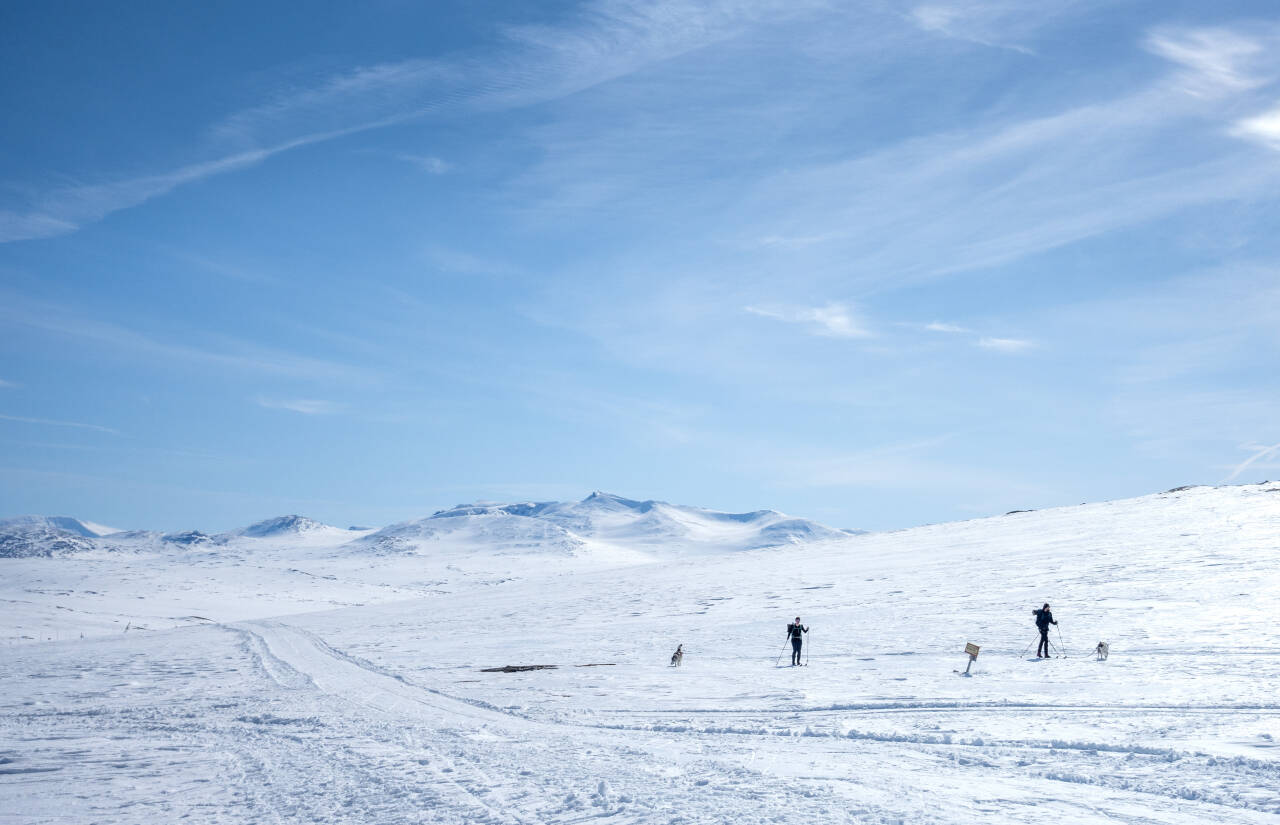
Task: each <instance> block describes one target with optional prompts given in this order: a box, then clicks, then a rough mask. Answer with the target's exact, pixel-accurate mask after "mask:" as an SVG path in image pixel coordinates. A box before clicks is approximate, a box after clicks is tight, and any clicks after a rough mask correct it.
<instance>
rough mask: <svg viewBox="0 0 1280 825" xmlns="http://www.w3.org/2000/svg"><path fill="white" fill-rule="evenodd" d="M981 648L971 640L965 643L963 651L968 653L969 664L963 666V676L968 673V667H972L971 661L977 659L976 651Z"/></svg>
mask: <svg viewBox="0 0 1280 825" xmlns="http://www.w3.org/2000/svg"><path fill="white" fill-rule="evenodd" d="M981 649H982V648H980V647H978V646H977V645H975V644H974V643H973V642H968V643H966V644H965V646H964V652H965V653H967V654H969V664H967V665H965V666H964V675H965V676H968V675H969V668H971V667H973V663H974V662H976V661H978V651H979V650H981Z"/></svg>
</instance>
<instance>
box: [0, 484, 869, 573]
mask: <svg viewBox="0 0 1280 825" xmlns="http://www.w3.org/2000/svg"><path fill="white" fill-rule="evenodd" d="M851 535H855V533H854V532H852V531H846V530H836V529H833V528H830V527H826V526H824V525H821V524H818V523H816V522H812V521H808V520H805V519H797V518H790V517H788V516H785V515H783V514H781V513H777V512H775V511H773V510H760V511H757V512H753V513H722V512H718V511H715V510H705V509H702V508H698V507H687V506H681V505H674V504H668V503H666V502H663V501H634V500H631V499H627V498H623V497H621V496H615V495H610V494H608V493H600V492H596V493H592V494H591V495H590V496H588V497H587V498H585V499H583V500H582V501H577V502H536V503H534V502H529V503H521V504H491V503H477V504H460V505H458V506H456V507H453V508H450V509H448V510H441V511H439V512H437V513H434V514H433V515H431V516H429V517H427V518H423V519H418V520H416V521H408V522H403V523H400V524H394V525H391V526H390V527H385V528H382V529H380V530H374V529H367V528H366V529H361V528H341V527H334V526H331V525H328V524H322V523H321V522H318V521H315V520H313V519H310V518H307V517H306V516H300V515H287V516H277V517H275V518H269V519H265V520H263V521H259V522H257V523H255V524H251V525H249V526H248V527H244V528H241V529H239V530H233V531H231V532H228V533H221V534H217V535H207V534H205V533H202V532H200V531H198V530H187V531H183V532H179V533H165V534H161V533H157V532H154V531H147V530H131V531H118V530H112V529H110V528H100V527H99V526H98V525H94V524H92V523H90V522H84V521H80V520H77V519H73V518H67V517H46V516H20V517H17V518H12V519H6V520H4V521H0V557H4V556H8V557H20V556H64V555H67V554H72V553H81V552H87V551H92V550H100V551H107V552H121V551H135V552H166V551H181V550H200V549H203V550H210V549H212V548H214V547H218V548H222V549H225V550H228V551H237V550H239V551H244V552H256V551H262V550H264V549H277V550H280V549H284V550H287V549H288V548H289V547H291V546H295V545H305V546H307V547H309V548H312V549H313V550H315V549H321V548H329V549H330V550H331V551H332V552H333V553H334V554H335V555H341V554H346V553H352V552H354V553H364V554H376V555H382V554H397V553H398V554H414V553H419V554H421V553H435V554H440V553H451V554H455V555H456V554H464V555H477V554H478V555H513V554H515V555H520V554H548V555H554V556H564V557H584V558H585V557H593V558H595V559H597V560H613V561H617V562H620V563H622V562H626V563H634V562H637V561H646V560H652V559H654V558H666V557H671V556H675V555H688V554H696V553H719V552H728V551H732V550H753V549H758V548H763V547H775V546H779V545H785V544H793V543H797V542H811V541H831V540H839V539H846V538H848V537H849V536H851ZM246 540H249V541H248V542H246Z"/></svg>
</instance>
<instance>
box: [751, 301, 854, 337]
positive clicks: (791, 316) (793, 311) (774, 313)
mask: <svg viewBox="0 0 1280 825" xmlns="http://www.w3.org/2000/svg"><path fill="white" fill-rule="evenodd" d="M744 309H745V310H746V311H747V312H749V313H751V314H752V315H759V316H760V317H762V318H772V319H773V320H775V321H784V322H786V323H789V324H802V325H804V326H805V327H807V328H808V330H809V331H810V332H811V333H812V334H814V335H819V336H822V337H825V338H871V337H873V336H874V333H872V332H871V331H870V330H869V329H867V328H866V326H865V325H864V324H863V323H862V322H861V321H860V320H859V319H858V318H857V317H856V315H855V314H854V311H853V308H852V307H850V306H848V305H847V304H840V303H829V304H826V305H825V306H820V307H777V306H775V307H768V306H765V307H758V306H749V307H744Z"/></svg>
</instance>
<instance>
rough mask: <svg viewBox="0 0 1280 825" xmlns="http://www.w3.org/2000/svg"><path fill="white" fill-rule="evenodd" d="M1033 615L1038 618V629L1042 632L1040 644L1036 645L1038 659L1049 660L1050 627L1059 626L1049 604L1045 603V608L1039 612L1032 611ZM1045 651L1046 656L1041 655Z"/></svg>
mask: <svg viewBox="0 0 1280 825" xmlns="http://www.w3.org/2000/svg"><path fill="white" fill-rule="evenodd" d="M1031 613H1032V615H1034V616H1035V617H1036V629H1037V630H1039V631H1040V644H1038V645H1036V658H1037V659H1040V658H1044V659H1048V658H1049V625H1051V624H1057V622H1056V621H1054V620H1053V613H1052V612H1050V611H1049V603H1048V602H1045V603H1044V607H1042V608H1040V609H1039V610H1032V611H1031ZM1041 650H1043V651H1044V656H1043V657H1042V656H1041V655H1040V651H1041Z"/></svg>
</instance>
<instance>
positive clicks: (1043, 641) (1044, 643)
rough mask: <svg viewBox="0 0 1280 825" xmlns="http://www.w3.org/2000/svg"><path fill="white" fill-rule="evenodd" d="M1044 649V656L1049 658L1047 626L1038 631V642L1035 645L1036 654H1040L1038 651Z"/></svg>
mask: <svg viewBox="0 0 1280 825" xmlns="http://www.w3.org/2000/svg"><path fill="white" fill-rule="evenodd" d="M1042 649H1043V650H1044V657H1045V658H1046V659H1048V658H1049V628H1047V627H1046V628H1045V629H1044V630H1041V631H1040V644H1038V645H1036V656H1039V655H1040V651H1041V650H1042Z"/></svg>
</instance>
